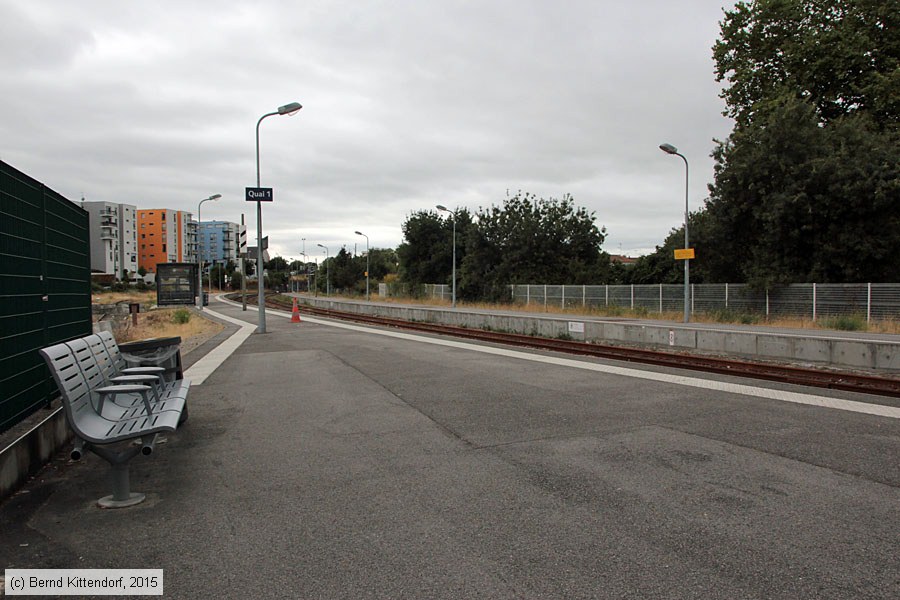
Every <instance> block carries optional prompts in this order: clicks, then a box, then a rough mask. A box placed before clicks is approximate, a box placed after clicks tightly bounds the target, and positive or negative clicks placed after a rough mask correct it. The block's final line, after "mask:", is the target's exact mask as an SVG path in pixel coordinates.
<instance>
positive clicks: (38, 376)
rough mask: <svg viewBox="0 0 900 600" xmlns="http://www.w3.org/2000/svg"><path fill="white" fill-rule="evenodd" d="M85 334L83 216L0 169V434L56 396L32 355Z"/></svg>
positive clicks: (87, 292) (87, 284)
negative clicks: (46, 347)
mask: <svg viewBox="0 0 900 600" xmlns="http://www.w3.org/2000/svg"><path fill="white" fill-rule="evenodd" d="M90 333H91V256H90V239H89V229H88V213H87V211H85V210H84V209H82V208H81V207H80V206H77V205H76V204H73V203H72V202H70V201H69V200H66V199H65V198H64V197H62V196H61V195H59V194H57V193H56V192H54V191H53V190H51V189H50V188H48V187H45V186H44V185H43V184H41V183H40V182H38V181H35V180H34V179H32V178H31V177H28V176H27V175H25V174H24V173H22V172H20V171H18V170H16V169H14V168H12V167H11V166H9V165H8V164H6V163H4V162H2V161H0V432H3V431H5V430H7V429H9V428H10V427H12V426H13V425H15V424H16V423H18V422H19V421H21V420H22V419H24V418H25V417H27V416H28V415H30V414H32V413H33V412H35V411H36V410H37V409H38V408H40V407H42V406H46V405H47V404H48V403H49V402H50V400H52V399H53V397H54V396H55V395H56V393H57V391H56V386H55V385H54V384H53V381H52V378H51V376H50V373H49V371H48V370H47V367H46V365H45V364H44V361H43V360H42V359H41V357H40V355H39V354H38V352H37V351H38V350H39V349H40V348H44V347H45V346H50V345H52V344H56V343H58V342H62V341H66V340H70V339H73V338H77V337H82V336H85V335H89V334H90Z"/></svg>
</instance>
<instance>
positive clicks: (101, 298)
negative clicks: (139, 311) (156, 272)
mask: <svg viewBox="0 0 900 600" xmlns="http://www.w3.org/2000/svg"><path fill="white" fill-rule="evenodd" d="M91 302H92V303H94V304H117V303H119V302H140V303H141V307H144V306H151V305H153V304H156V290H150V291H146V292H138V291H129V292H100V293H97V292H95V293H94V294H92V295H91Z"/></svg>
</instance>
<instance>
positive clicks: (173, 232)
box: [137, 208, 197, 273]
mask: <svg viewBox="0 0 900 600" xmlns="http://www.w3.org/2000/svg"><path fill="white" fill-rule="evenodd" d="M191 216H192V215H191V213H189V212H185V211H181V210H169V209H167V208H148V209H142V210H138V211H137V224H138V225H137V244H138V266H140V267H143V268H144V269H145V270H146V271H147V272H148V273H156V265H157V264H159V263H166V262H194V261H196V260H197V229H196V223H194V222H193V221H192V220H191Z"/></svg>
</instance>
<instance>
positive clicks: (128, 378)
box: [109, 373, 159, 385]
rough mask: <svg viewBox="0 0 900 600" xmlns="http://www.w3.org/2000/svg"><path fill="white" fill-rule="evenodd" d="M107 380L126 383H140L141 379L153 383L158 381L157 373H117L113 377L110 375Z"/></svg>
mask: <svg viewBox="0 0 900 600" xmlns="http://www.w3.org/2000/svg"><path fill="white" fill-rule="evenodd" d="M109 381H110V382H112V383H115V384H119V385H121V384H126V383H140V382H142V381H151V382H153V383H157V382H159V376H158V375H151V374H149V373H148V374H146V375H117V376H115V377H110V378H109Z"/></svg>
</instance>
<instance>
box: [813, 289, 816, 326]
mask: <svg viewBox="0 0 900 600" xmlns="http://www.w3.org/2000/svg"><path fill="white" fill-rule="evenodd" d="M815 320H816V284H813V321H815Z"/></svg>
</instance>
